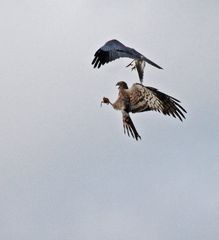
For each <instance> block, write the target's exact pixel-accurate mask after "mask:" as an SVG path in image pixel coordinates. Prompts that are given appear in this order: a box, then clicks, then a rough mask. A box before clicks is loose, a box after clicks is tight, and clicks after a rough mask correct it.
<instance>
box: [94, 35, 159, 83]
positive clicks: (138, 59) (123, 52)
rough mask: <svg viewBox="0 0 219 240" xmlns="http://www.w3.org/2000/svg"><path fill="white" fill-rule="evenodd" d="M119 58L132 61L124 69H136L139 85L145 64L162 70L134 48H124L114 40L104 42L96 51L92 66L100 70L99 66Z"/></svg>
mask: <svg viewBox="0 0 219 240" xmlns="http://www.w3.org/2000/svg"><path fill="white" fill-rule="evenodd" d="M121 57H127V58H131V59H134V60H133V61H132V62H131V63H130V64H128V65H127V66H126V67H129V66H131V67H132V70H134V69H137V71H138V76H139V79H140V82H141V83H142V82H143V77H144V68H145V63H149V64H151V65H152V66H154V67H156V68H159V69H163V68H162V67H160V66H159V65H157V64H156V63H154V62H152V61H151V60H150V59H148V58H146V57H145V56H144V55H142V54H141V53H139V52H137V51H136V50H135V49H134V48H130V47H126V46H125V45H124V44H122V43H121V42H119V41H118V40H116V39H113V40H110V41H108V42H106V43H105V44H104V45H103V46H102V47H101V48H99V49H98V50H97V51H96V53H95V54H94V59H93V61H92V65H94V68H96V67H97V68H100V67H101V65H104V64H105V63H109V62H111V61H114V60H116V59H118V58H121Z"/></svg>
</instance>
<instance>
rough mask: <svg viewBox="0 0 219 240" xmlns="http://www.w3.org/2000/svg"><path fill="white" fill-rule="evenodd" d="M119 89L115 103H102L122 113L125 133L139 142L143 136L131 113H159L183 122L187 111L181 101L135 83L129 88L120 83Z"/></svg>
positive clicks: (118, 84) (105, 100)
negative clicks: (138, 130)
mask: <svg viewBox="0 0 219 240" xmlns="http://www.w3.org/2000/svg"><path fill="white" fill-rule="evenodd" d="M116 85H117V86H118V89H119V94H118V98H117V100H116V101H115V102H114V103H111V101H110V100H109V99H108V98H106V97H103V100H102V102H101V105H102V103H105V104H110V105H112V107H113V108H114V109H116V110H120V111H121V112H122V121H123V128H124V133H126V132H127V134H128V136H132V137H133V138H134V139H136V140H139V139H141V136H140V135H139V133H138V132H137V130H136V128H135V125H134V123H133V122H132V119H131V117H130V115H129V113H130V112H131V113H139V112H145V111H158V112H161V113H163V114H164V115H169V116H172V117H174V118H178V119H179V120H180V121H183V119H184V118H185V115H184V114H185V113H186V110H185V109H184V108H183V107H182V106H181V105H180V101H179V100H177V99H176V98H173V97H171V96H169V95H167V94H165V93H162V92H160V91H159V90H158V89H156V88H153V87H146V86H144V85H142V84H139V83H134V84H133V85H132V87H131V88H128V85H127V83H126V82H123V81H120V82H118V83H117V84H116Z"/></svg>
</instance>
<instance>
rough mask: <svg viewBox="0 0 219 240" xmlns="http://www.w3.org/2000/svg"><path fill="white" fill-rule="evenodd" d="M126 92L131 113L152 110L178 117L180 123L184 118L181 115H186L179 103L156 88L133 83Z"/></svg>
mask: <svg viewBox="0 0 219 240" xmlns="http://www.w3.org/2000/svg"><path fill="white" fill-rule="evenodd" d="M127 92H128V94H129V97H130V111H131V112H132V113H136V112H143V111H150V110H154V111H158V112H162V113H163V114H164V115H171V116H173V117H178V118H179V119H180V120H181V121H182V120H183V118H185V116H184V114H183V113H186V110H185V109H184V108H183V107H182V106H181V105H180V104H179V103H180V101H179V100H177V99H176V98H173V97H171V96H169V95H167V94H165V93H162V92H160V91H158V90H157V89H156V88H152V87H145V86H143V85H142V84H138V83H135V84H133V86H132V87H131V88H130V89H128V90H127Z"/></svg>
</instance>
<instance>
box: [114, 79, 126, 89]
mask: <svg viewBox="0 0 219 240" xmlns="http://www.w3.org/2000/svg"><path fill="white" fill-rule="evenodd" d="M116 86H118V89H128V85H127V83H126V82H123V81H120V82H118V83H117V84H116Z"/></svg>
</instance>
